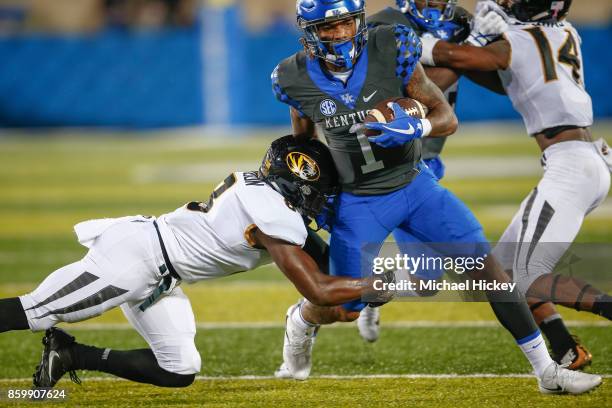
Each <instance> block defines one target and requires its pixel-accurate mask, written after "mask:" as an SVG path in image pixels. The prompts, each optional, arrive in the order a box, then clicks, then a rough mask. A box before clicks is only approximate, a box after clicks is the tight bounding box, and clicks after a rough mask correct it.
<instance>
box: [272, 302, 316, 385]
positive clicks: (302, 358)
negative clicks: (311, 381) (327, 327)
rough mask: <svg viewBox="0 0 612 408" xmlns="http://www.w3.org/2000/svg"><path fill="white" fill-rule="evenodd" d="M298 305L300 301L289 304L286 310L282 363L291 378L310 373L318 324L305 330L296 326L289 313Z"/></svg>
mask: <svg viewBox="0 0 612 408" xmlns="http://www.w3.org/2000/svg"><path fill="white" fill-rule="evenodd" d="M298 307H300V303H297V304H295V305H293V306H290V307H289V309H288V310H287V317H286V319H285V325H286V329H285V341H284V344H283V365H285V366H286V368H287V370H288V371H289V373H290V375H291V377H292V378H294V379H296V380H305V379H307V378H308V376H309V375H310V369H311V368H312V358H311V357H312V346H313V344H314V339H315V336H316V335H317V329H318V326H313V327H308V328H307V329H306V330H304V329H301V328H299V327H297V326H296V324H295V323H293V320H292V319H291V314H292V313H293V312H294V311H295V310H296V309H297V308H298ZM281 367H282V366H281Z"/></svg>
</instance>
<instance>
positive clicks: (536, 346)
mask: <svg viewBox="0 0 612 408" xmlns="http://www.w3.org/2000/svg"><path fill="white" fill-rule="evenodd" d="M540 344H542V342H539V343H538V344H536V345H535V346H533V347H531V348H532V349H534V348H538V347H539V346H540Z"/></svg>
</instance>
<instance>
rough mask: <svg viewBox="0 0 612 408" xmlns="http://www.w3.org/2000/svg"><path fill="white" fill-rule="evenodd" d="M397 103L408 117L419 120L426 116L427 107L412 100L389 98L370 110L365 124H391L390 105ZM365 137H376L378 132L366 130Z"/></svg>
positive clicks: (391, 111)
mask: <svg viewBox="0 0 612 408" xmlns="http://www.w3.org/2000/svg"><path fill="white" fill-rule="evenodd" d="M393 102H395V103H398V104H399V105H400V106H401V107H402V108H403V109H404V112H406V114H408V115H410V116H414V117H417V118H420V119H425V117H426V116H427V112H428V111H429V110H428V109H427V106H425V105H423V104H422V103H421V102H419V101H417V100H416V99H412V98H389V99H385V100H384V101H382V102H380V103H378V104H377V105H376V106H375V107H374V109H371V110H370V111H369V112H368V115H367V116H366V118H365V123H370V122H380V123H388V122H391V121H392V120H393V119H394V118H393V109H391V103H393ZM365 134H366V136H378V135H379V134H380V132H379V131H378V130H373V129H366V132H365Z"/></svg>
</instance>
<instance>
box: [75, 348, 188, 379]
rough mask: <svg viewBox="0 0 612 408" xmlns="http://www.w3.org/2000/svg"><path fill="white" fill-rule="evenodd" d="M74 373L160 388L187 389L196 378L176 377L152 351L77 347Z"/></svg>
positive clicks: (180, 375)
mask: <svg viewBox="0 0 612 408" xmlns="http://www.w3.org/2000/svg"><path fill="white" fill-rule="evenodd" d="M70 353H71V357H72V367H70V369H71V370H95V371H101V372H104V373H109V374H113V375H116V376H117V377H121V378H125V379H127V380H131V381H136V382H140V383H146V384H153V385H157V386H160V387H186V386H188V385H190V384H191V383H192V382H193V380H194V379H195V374H176V373H172V372H170V371H166V370H164V369H163V368H161V367H160V366H159V364H158V363H157V359H156V358H155V355H154V354H153V351H151V349H139V350H126V351H120V350H111V349H109V348H104V349H103V348H98V347H93V346H86V345H84V344H80V343H75V344H74V346H73V347H72V348H71V349H70Z"/></svg>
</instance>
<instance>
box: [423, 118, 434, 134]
mask: <svg viewBox="0 0 612 408" xmlns="http://www.w3.org/2000/svg"><path fill="white" fill-rule="evenodd" d="M421 124H422V125H423V136H422V137H426V136H429V134H430V133H431V130H432V126H431V122H430V121H429V119H421Z"/></svg>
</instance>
